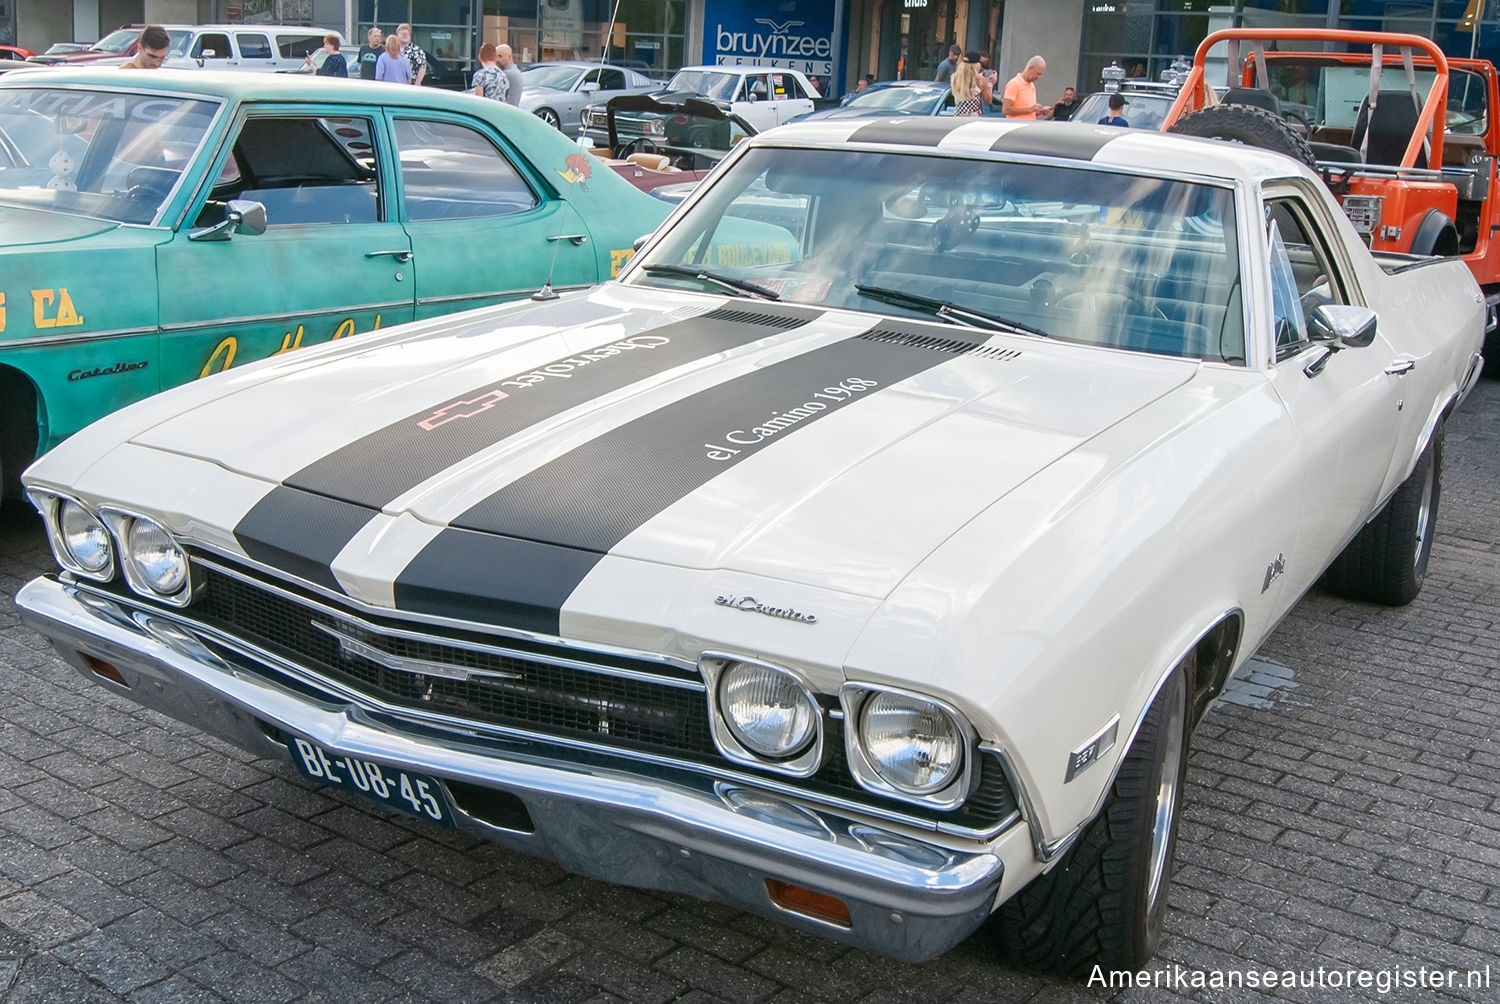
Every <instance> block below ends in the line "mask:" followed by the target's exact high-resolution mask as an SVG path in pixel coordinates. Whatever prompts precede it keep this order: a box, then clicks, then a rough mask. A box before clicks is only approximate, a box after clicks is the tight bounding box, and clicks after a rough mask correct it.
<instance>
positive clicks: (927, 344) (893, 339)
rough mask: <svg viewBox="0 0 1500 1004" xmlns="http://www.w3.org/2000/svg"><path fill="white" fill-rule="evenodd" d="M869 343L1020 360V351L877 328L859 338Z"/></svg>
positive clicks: (1006, 360)
mask: <svg viewBox="0 0 1500 1004" xmlns="http://www.w3.org/2000/svg"><path fill="white" fill-rule="evenodd" d="M858 337H860V338H863V339H864V340H865V341H867V342H884V343H886V344H889V345H905V346H908V347H910V348H914V349H930V350H931V351H933V352H946V353H948V354H949V355H953V356H979V357H980V358H982V359H993V360H994V361H996V362H1002V363H1004V362H1010V361H1011V360H1012V359H1019V358H1020V357H1021V351H1020V350H1019V349H1003V348H999V347H998V346H993V345H976V344H974V343H973V342H966V341H959V340H958V339H954V338H938V337H936V336H933V335H918V334H914V333H912V332H910V331H894V330H892V329H890V328H876V329H875V330H874V331H866V332H865V333H864V334H862V335H860V336H858Z"/></svg>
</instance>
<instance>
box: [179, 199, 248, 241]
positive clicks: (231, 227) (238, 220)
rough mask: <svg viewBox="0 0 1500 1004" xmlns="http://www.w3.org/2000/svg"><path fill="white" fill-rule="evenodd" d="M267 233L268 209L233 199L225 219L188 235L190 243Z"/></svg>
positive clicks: (225, 211) (227, 208) (226, 208)
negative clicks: (236, 235) (237, 235)
mask: <svg viewBox="0 0 1500 1004" xmlns="http://www.w3.org/2000/svg"><path fill="white" fill-rule="evenodd" d="M265 232H266V207H265V206H263V205H262V204H261V203H259V202H252V201H250V200H249V199H231V200H229V204H228V205H226V206H225V207H224V219H223V220H222V221H221V222H219V223H215V224H214V225H213V226H211V227H208V228H206V229H203V230H195V231H193V232H192V233H190V234H188V240H190V241H227V240H229V238H230V237H232V236H234V235H235V234H250V235H252V236H255V235H258V234H263V233H265Z"/></svg>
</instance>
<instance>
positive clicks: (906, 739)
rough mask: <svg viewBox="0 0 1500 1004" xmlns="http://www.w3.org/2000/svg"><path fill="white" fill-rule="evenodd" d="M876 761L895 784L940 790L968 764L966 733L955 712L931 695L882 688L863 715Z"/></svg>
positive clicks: (917, 791)
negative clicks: (946, 708)
mask: <svg viewBox="0 0 1500 1004" xmlns="http://www.w3.org/2000/svg"><path fill="white" fill-rule="evenodd" d="M859 731H860V737H861V739H862V740H863V745H864V750H865V755H866V756H867V757H868V758H869V761H870V766H872V767H874V768H875V771H876V773H878V774H879V775H880V776H881V777H882V778H884V779H885V781H886V782H887V783H888V784H890V785H891V787H893V788H895V789H897V790H898V791H904V792H906V793H907V794H911V795H928V794H931V793H933V792H935V791H939V790H941V789H942V788H944V787H946V786H947V785H948V784H950V783H952V781H953V780H954V778H956V777H958V774H959V771H961V770H962V769H963V765H964V738H963V734H962V732H961V731H960V730H959V727H958V723H957V722H955V721H954V720H953V716H952V715H950V714H948V712H946V711H944V710H943V709H942V708H941V707H939V706H938V705H936V704H933V703H932V702H931V701H924V700H922V699H921V698H918V697H908V696H906V695H905V694H890V693H882V694H876V695H874V696H873V697H871V698H870V699H869V700H867V701H866V702H865V705H864V708H863V709H862V710H861V711H860V716H859Z"/></svg>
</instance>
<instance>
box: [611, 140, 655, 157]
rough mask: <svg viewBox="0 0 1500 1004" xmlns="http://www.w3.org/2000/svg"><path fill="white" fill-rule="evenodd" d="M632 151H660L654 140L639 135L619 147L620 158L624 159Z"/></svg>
mask: <svg viewBox="0 0 1500 1004" xmlns="http://www.w3.org/2000/svg"><path fill="white" fill-rule="evenodd" d="M633 153H661V149H660V148H659V147H657V145H656V142H655V141H654V140H649V139H647V138H646V137H644V136H641V137H639V138H637V139H633V140H631V141H630V142H629V143H626V144H625V145H624V146H622V147H620V159H621V160H625V159H626V158H628V157H629V156H630V155H631V154H633Z"/></svg>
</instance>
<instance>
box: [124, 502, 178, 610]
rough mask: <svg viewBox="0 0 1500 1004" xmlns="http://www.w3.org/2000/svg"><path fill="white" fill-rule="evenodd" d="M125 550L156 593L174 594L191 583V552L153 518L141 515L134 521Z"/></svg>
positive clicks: (131, 524) (149, 586)
mask: <svg viewBox="0 0 1500 1004" xmlns="http://www.w3.org/2000/svg"><path fill="white" fill-rule="evenodd" d="M125 549H126V551H127V552H128V554H129V557H130V563H131V564H132V565H134V566H135V570H136V573H137V575H138V576H139V577H140V579H141V581H142V582H143V583H144V584H145V585H146V587H147V588H149V589H151V590H152V591H153V592H156V593H160V594H161V595H163V596H171V595H172V594H173V593H176V592H178V591H180V590H181V589H182V587H183V585H184V584H185V583H186V582H187V574H188V567H187V555H185V554H183V553H182V548H180V547H178V546H177V542H176V541H175V540H173V539H172V535H171V534H169V533H168V532H167V531H166V530H165V529H163V528H162V527H161V526H160V525H159V524H157V523H155V522H153V521H152V520H149V519H145V518H141V517H137V518H136V519H133V520H131V521H130V529H129V530H127V531H126V532H125Z"/></svg>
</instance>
